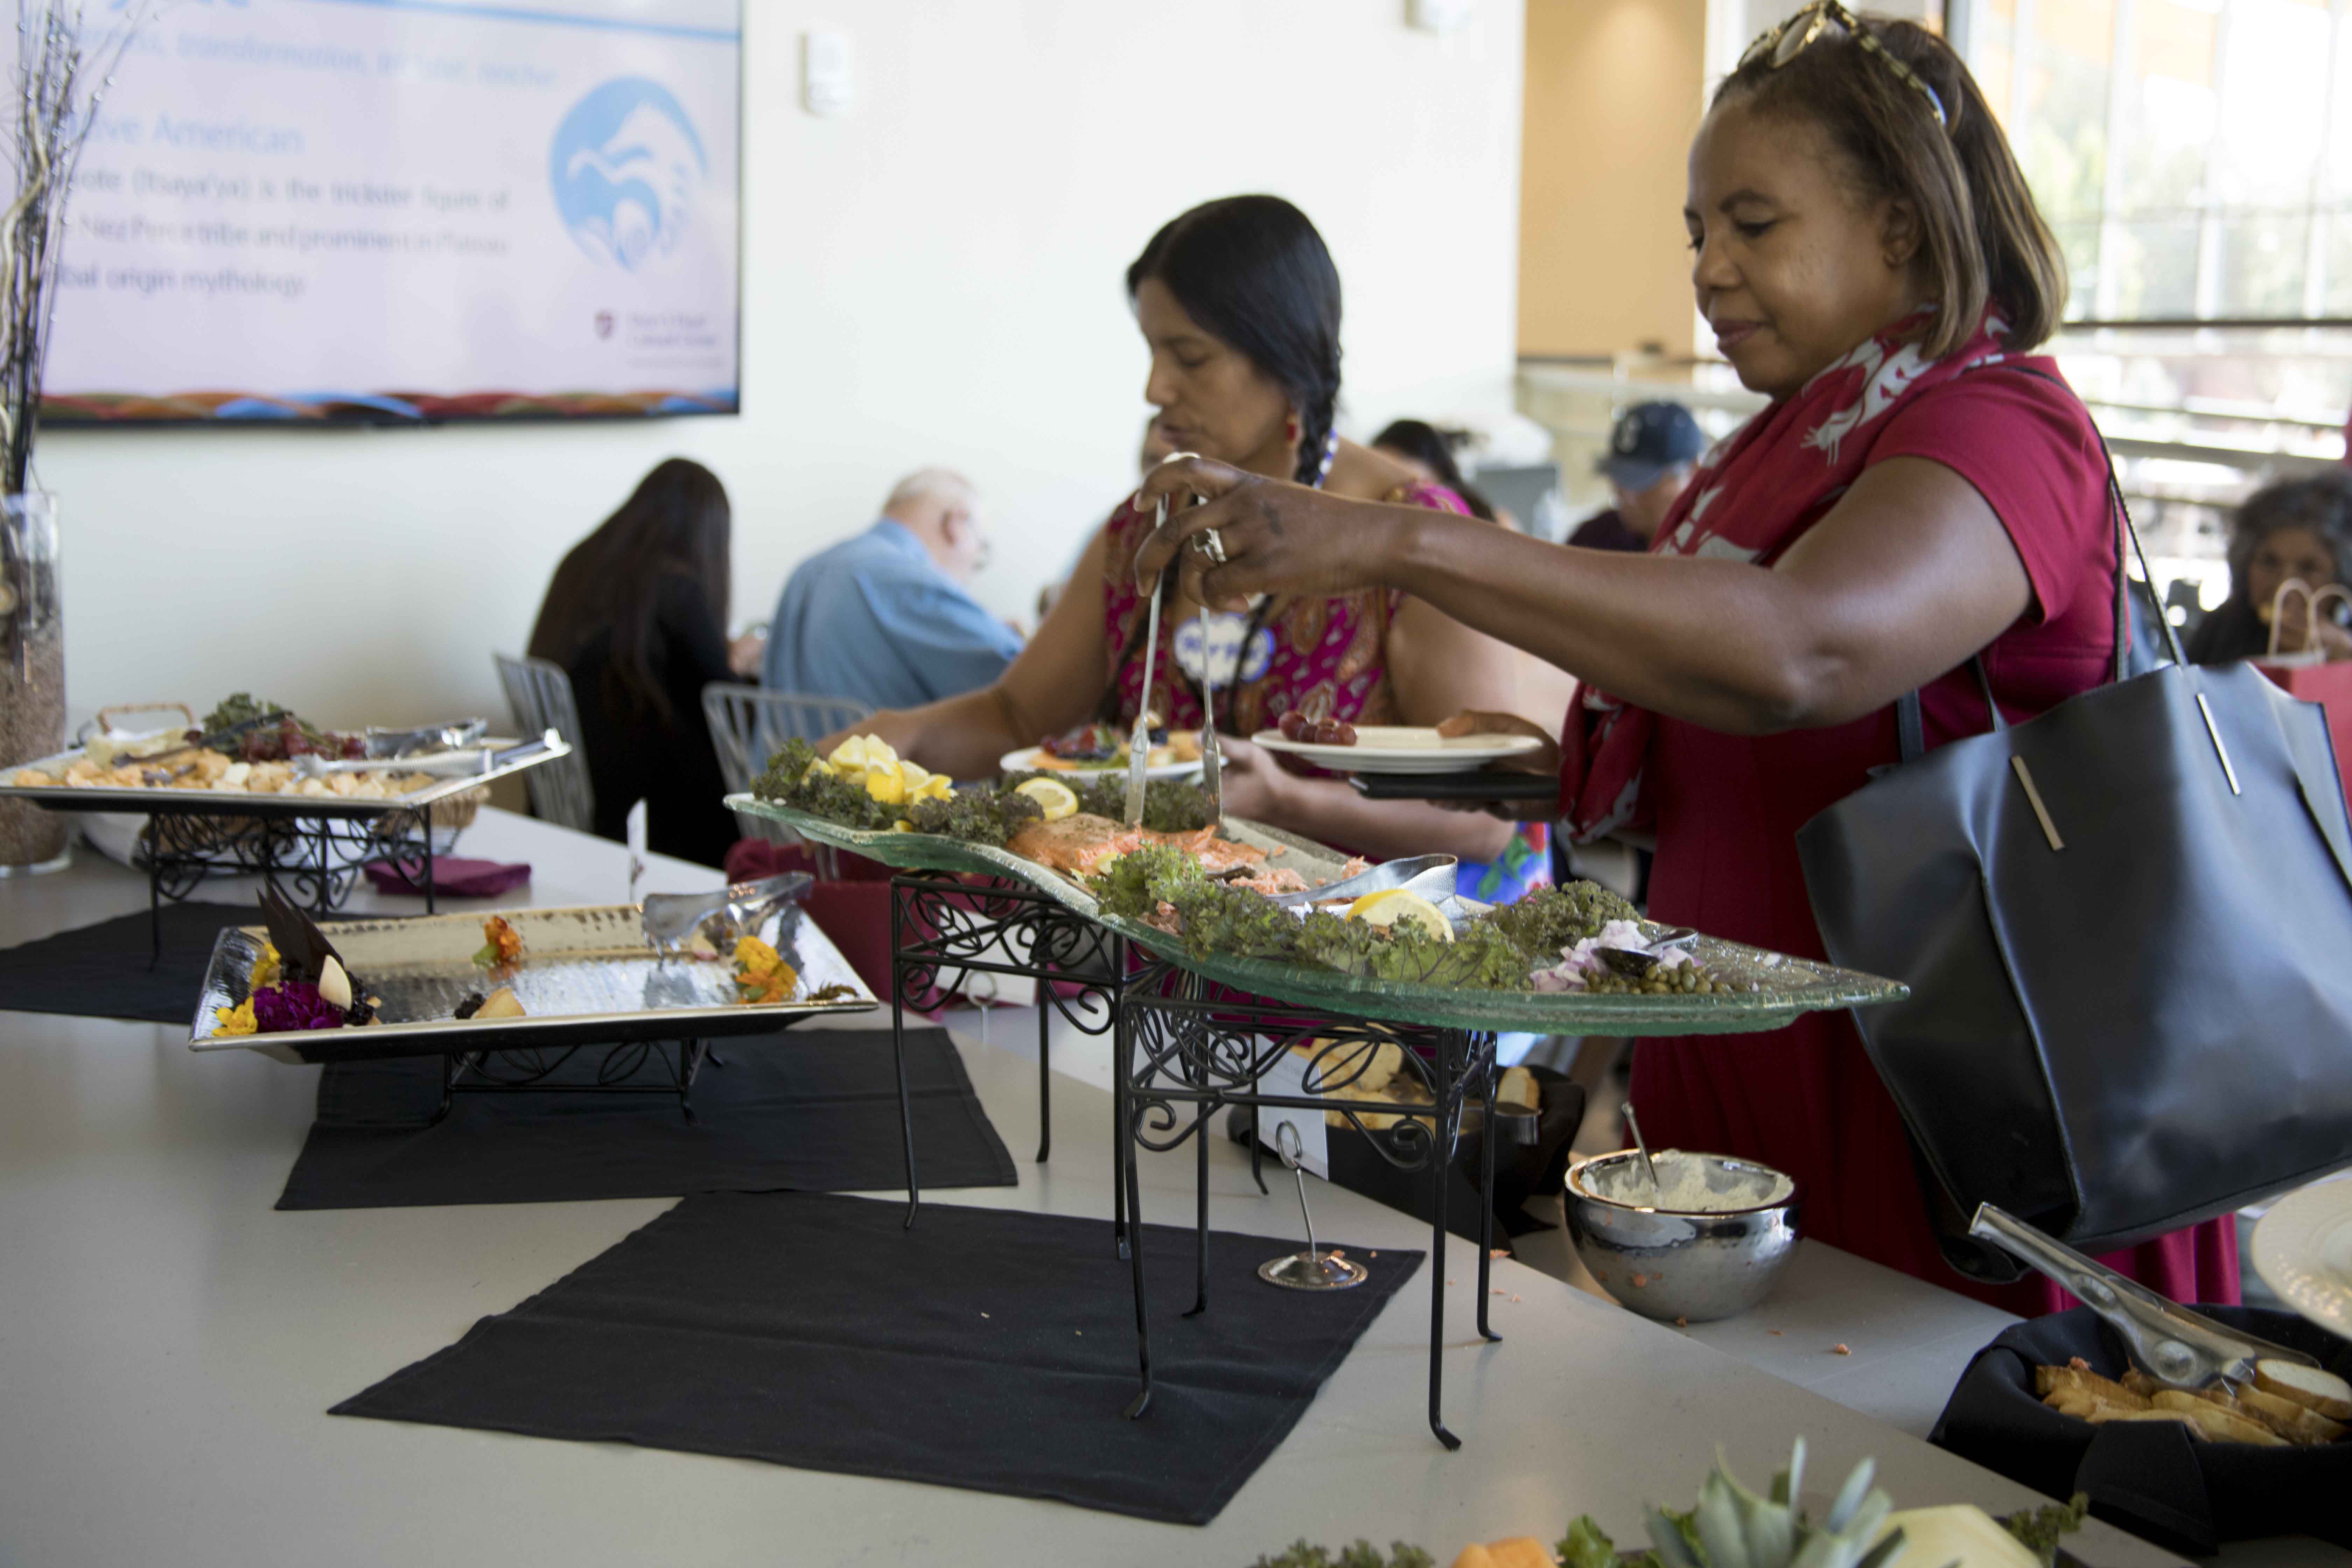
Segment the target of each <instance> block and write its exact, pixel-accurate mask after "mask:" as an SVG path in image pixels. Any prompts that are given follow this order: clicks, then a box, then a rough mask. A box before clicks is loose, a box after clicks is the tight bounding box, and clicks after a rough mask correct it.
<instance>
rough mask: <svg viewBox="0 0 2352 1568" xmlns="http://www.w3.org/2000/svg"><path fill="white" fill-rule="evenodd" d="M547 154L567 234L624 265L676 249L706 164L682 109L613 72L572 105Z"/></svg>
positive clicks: (639, 81)
mask: <svg viewBox="0 0 2352 1568" xmlns="http://www.w3.org/2000/svg"><path fill="white" fill-rule="evenodd" d="M548 162H549V171H548V173H549V178H550V180H551V183H552V184H553V185H554V188H555V208H556V211H557V212H558V213H559V214H560V215H561V216H562V219H563V226H564V227H565V228H567V229H569V230H570V231H571V233H572V238H573V239H574V240H575V241H577V242H578V244H579V246H580V248H581V249H583V250H584V251H586V252H587V253H588V254H589V255H591V256H593V257H594V258H596V259H597V260H599V261H604V262H609V263H611V264H612V265H613V266H615V267H618V268H623V269H624V270H625V271H630V272H634V271H635V270H636V269H637V268H639V267H640V266H641V265H643V264H644V263H646V261H648V260H650V259H652V258H656V257H662V256H667V255H668V254H669V253H670V252H671V251H673V250H675V249H677V243H678V240H679V238H680V237H681V236H683V235H684V234H685V232H686V226H687V220H688V216H689V214H690V213H691V212H692V210H693V205H694V193H695V191H696V190H697V189H698V187H699V186H700V185H701V184H702V180H703V176H704V175H705V174H708V173H709V166H710V165H709V159H707V158H706V157H705V156H704V155H703V151H702V138H701V137H700V136H698V135H697V134H696V133H695V129H694V122H693V121H691V120H689V119H688V118H687V113H686V110H685V109H684V108H683V107H682V106H681V105H680V104H679V103H678V101H677V99H676V98H675V97H673V96H672V95H671V93H670V91H669V89H667V88H665V87H663V86H662V85H661V84H660V83H659V82H656V81H652V80H649V79H646V78H645V77H638V76H627V77H616V78H614V79H613V80H611V81H608V82H605V83H604V84H603V85H602V86H599V87H596V88H593V89H591V90H590V91H589V93H588V95H587V96H586V97H585V98H583V99H582V100H580V101H579V102H578V103H576V104H574V105H572V112H571V113H569V114H567V115H565V116H564V117H563V123H562V124H561V125H559V126H557V127H556V129H555V145H554V148H553V150H552V152H551V153H550V156H549V160H548Z"/></svg>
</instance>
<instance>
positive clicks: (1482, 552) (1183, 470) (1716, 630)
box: [1139, 458, 2032, 734]
mask: <svg viewBox="0 0 2352 1568" xmlns="http://www.w3.org/2000/svg"><path fill="white" fill-rule="evenodd" d="M1163 488H1164V489H1170V490H1171V491H1176V492H1181V491H1183V490H1187V489H1190V490H1196V491H1198V492H1200V493H1203V494H1208V495H1210V496H1212V497H1213V499H1212V500H1210V501H1209V502H1208V504H1206V505H1203V506H1199V507H1195V508H1191V509H1188V510H1184V511H1182V512H1181V513H1180V514H1178V516H1177V517H1175V518H1171V526H1170V528H1169V529H1168V531H1166V533H1165V534H1164V535H1163V536H1162V537H1161V538H1160V540H1157V541H1154V542H1153V543H1152V544H1151V545H1150V546H1149V547H1148V548H1147V549H1146V550H1145V552H1144V553H1143V557H1142V560H1141V562H1140V563H1139V566H1140V568H1141V569H1142V570H1146V571H1149V570H1152V569H1154V568H1155V567H1156V566H1157V565H1158V564H1159V563H1160V562H1161V561H1163V560H1165V559H1166V558H1167V556H1168V555H1169V554H1170V553H1171V552H1176V551H1178V550H1179V549H1181V558H1182V560H1183V563H1184V572H1185V574H1186V578H1187V581H1188V584H1194V585H1195V591H1196V592H1199V593H1201V594H1202V595H1205V596H1207V597H1208V598H1210V600H1211V601H1212V602H1226V601H1230V600H1232V599H1233V598H1234V597H1235V596H1236V595H1247V594H1251V593H1257V592H1269V591H1286V592H1292V593H1323V594H1328V593H1337V592H1344V591H1346V590H1348V589H1350V588H1354V587H1360V586H1367V585H1372V584H1381V585H1394V586H1397V587H1402V588H1403V589H1405V590H1406V591H1407V592H1408V593H1411V594H1413V595H1416V596H1418V597H1420V598H1422V599H1424V600H1426V601H1428V602H1429V603H1430V604H1431V605H1434V606H1436V607H1437V608H1438V609H1440V610H1442V611H1444V613H1445V614H1447V615H1449V616H1453V617H1454V618H1455V619H1456V620H1459V621H1461V622H1463V623H1464V624H1465V625H1467V626H1473V627H1475V628H1476V629H1478V630H1480V631H1483V632H1486V633H1487V634H1489V635H1491V636H1493V637H1498V638H1500V639H1501V640H1503V641H1505V642H1507V643H1509V644H1511V645H1512V646H1513V647H1519V648H1524V649H1526V650H1527V651H1528V652H1530V653H1533V654H1535V655H1537V656H1538V657H1539V658H1543V659H1545V660H1546V661H1548V662H1549V663H1551V664H1553V665H1555V666H1557V667H1559V668H1561V669H1564V670H1567V671H1570V673H1572V674H1574V675H1577V676H1579V677H1580V678H1582V679H1586V680H1589V681H1591V682H1592V683H1593V684H1595V685H1598V686H1601V687H1603V688H1605V689H1608V690H1609V691H1611V692H1613V693H1615V694H1616V695H1618V696H1620V697H1622V698H1624V699H1625V700H1628V701H1632V702H1635V703H1639V704H1640V705H1642V706H1643V707H1645V708H1650V709H1653V710H1655V711H1658V712H1661V713H1665V714H1668V715H1671V716H1673V717H1675V718H1678V719H1684V720H1687V721H1691V722H1693V723H1697V724H1704V725H1706V726H1707V727H1708V728H1710V729H1714V730H1718V731H1725V732H1727V733H1735V734H1765V733H1770V732H1773V731H1781V730H1792V729H1810V728H1817V727H1822V726H1826V725H1832V724H1840V723H1843V722H1846V721H1849V720H1852V719H1855V718H1858V717H1860V716H1861V715H1863V714H1864V713H1868V712H1870V711H1872V710H1874V709H1877V708H1881V707H1884V706H1885V704H1887V703H1888V702H1891V701H1893V700H1895V698H1896V697H1898V696H1900V695H1901V694H1902V693H1903V692H1905V691H1907V690H1909V689H1912V688H1914V687H1916V686H1918V685H1920V684H1922V683H1924V682H1926V681H1928V680H1932V679H1935V678H1936V677H1937V676H1939V675H1941V674H1943V673H1944V672H1945V671H1946V670H1948V669H1950V668H1953V667H1954V666H1956V665H1958V664H1959V663H1960V662H1961V661H1962V660H1964V659H1966V658H1969V656H1970V655H1971V654H1973V653H1975V652H1977V651H1978V650H1979V649H1980V648H1982V647H1985V645H1986V644H1988V643H1990V642H1991V641H1992V640H1993V638H1995V637H1999V636H2000V634H2001V633H2002V632H2003V631H2005V630H2007V629H2008V628H2009V627H2010V626H2011V625H2013V624H2014V623H2015V622H2016V620H2017V619H2018V617H2019V616H2021V615H2023V614H2024V613H2025V612H2026V610H2027V609H2028V607H2029V606H2030V605H2031V603H2032V584H2031V583H2030V581H2029V580H2028V578H2027V577H2026V574H2025V567H2024V564H2023V563H2022V562H2021V561H2020V560H2019V559H2018V555H2017V552H2016V548H2015V547H2014V546H2013V545H2012V544H2011V542H2010V538H2009V534H2008V531H2007V530H2005V529H2004V528H2003V527H2002V526H2001V522H2000V518H1999V517H1998V516H1997V515H1995V514H1994V512H1993V510H1992V508H1991V506H1990V504H1989V503H1988V502H1987V501H1986V500H1985V499H1984V498H1983V497H1982V496H1981V495H1979V493H1978V492H1977V490H1976V488H1975V487H1974V486H1972V485H1970V484H1969V482H1968V481H1967V480H1966V479H1962V478H1961V477H1960V476H1959V475H1958V473H1956V472H1954V471H1953V470H1952V469H1950V468H1946V467H1944V466H1943V465H1942V464H1940V463H1937V462H1933V461H1931V460H1929V459H1927V458H1892V459H1889V460H1888V461H1886V462H1884V463H1879V464H1876V465H1874V466H1873V467H1871V468H1866V469H1864V472H1863V475H1862V477H1861V478H1860V479H1857V480H1855V481H1854V483H1853V487H1852V488H1851V489H1848V490H1847V491H1846V493H1845V495H1844V496H1843V498H1842V499H1841V500H1839V501H1838V503H1837V505H1836V506H1834V507H1833V508H1832V509H1831V510H1830V512H1829V514H1828V515H1827V516H1826V517H1824V518H1823V519H1822V521H1820V522H1819V523H1817V524H1815V525H1814V526H1813V528H1812V529H1811V530H1810V531H1808V532H1807V533H1806V534H1805V536H1804V537H1803V538H1802V539H1801V540H1799V541H1798V542H1797V543H1796V544H1794V545H1793V546H1791V547H1790V549H1789V551H1788V552H1786V553H1785V554H1784V555H1783V556H1782V557H1781V558H1780V561H1779V562H1777V563H1775V564H1774V565H1773V566H1772V567H1771V568H1770V569H1769V570H1765V569H1761V568H1759V567H1756V566H1754V565H1750V564H1748V563H1743V562H1738V561H1727V560H1719V559H1708V558H1704V557H1700V558H1692V557H1685V556H1678V555H1630V554H1619V553H1615V552H1606V551H1593V550H1574V549H1566V548H1562V547H1560V546H1558V545H1550V544H1544V543H1541V542H1537V541H1535V540H1530V539H1526V538H1523V537H1520V536H1518V535H1516V534H1512V533H1508V532H1507V531H1503V530H1501V529H1497V528H1493V527H1490V526H1488V525H1486V524H1484V523H1479V522H1475V521H1469V520H1466V519H1462V518H1455V517H1451V516H1447V515H1444V514H1442V513H1435V512H1430V511H1426V510H1421V509H1419V508H1414V507H1389V506H1372V505H1368V504H1365V503H1360V502H1349V501H1344V500H1339V499H1337V498H1334V497H1329V496H1324V495H1320V494H1318V493H1317V492H1315V491H1312V490H1307V489H1303V488H1302V487H1298V486H1287V485H1280V484H1276V483H1274V482H1272V481H1267V480H1263V479H1255V478H1254V477H1251V476H1244V475H1236V474H1235V473H1234V470H1231V469H1223V468H1219V467H1218V466H1217V465H1213V464H1204V463H1202V462H1201V461H1200V460H1199V459H1190V460H1180V461H1176V462H1171V463H1170V464H1168V465H1166V466H1164V467H1163V468H1160V469H1158V470H1155V472H1154V473H1153V474H1152V476H1151V477H1150V479H1149V480H1148V481H1147V489H1148V490H1150V491H1156V490H1158V489H1163ZM1717 504H1718V505H1737V504H1738V498H1736V497H1725V498H1723V499H1722V500H1718V502H1717ZM1209 528H1216V529H1218V530H1219V533H1220V541H1221V542H1222V543H1223V547H1224V550H1225V553H1226V558H1227V562H1228V564H1225V565H1223V566H1214V565H1213V564H1212V563H1210V562H1209V561H1208V559H1207V557H1206V556H1204V555H1203V554H1202V552H1199V551H1197V550H1192V549H1189V548H1182V547H1183V546H1184V545H1185V543H1186V542H1187V541H1188V540H1189V539H1190V538H1191V536H1192V535H1195V534H1197V533H1199V532H1201V531H1203V530H1205V529H1209Z"/></svg>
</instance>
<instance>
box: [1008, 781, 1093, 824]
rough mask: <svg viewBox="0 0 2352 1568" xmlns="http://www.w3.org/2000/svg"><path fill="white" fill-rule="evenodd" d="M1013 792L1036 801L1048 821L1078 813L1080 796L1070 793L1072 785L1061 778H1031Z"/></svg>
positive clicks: (1055, 820)
mask: <svg viewBox="0 0 2352 1568" xmlns="http://www.w3.org/2000/svg"><path fill="white" fill-rule="evenodd" d="M1013 794H1015V795H1027V796H1028V797H1029V798H1030V799H1031V800H1034V801H1035V802H1036V803H1037V809H1039V810H1040V811H1042V812H1044V813H1045V820H1046V821H1048V822H1059V821H1061V820H1062V818H1064V817H1066V816H1076V815H1077V811H1078V797H1077V796H1076V795H1073V794H1072V793H1070V786H1069V785H1067V784H1064V783H1063V782H1062V781H1061V780H1059V779H1031V780H1030V781H1029V782H1028V783H1027V784H1023V785H1022V786H1021V787H1020V788H1019V789H1016V790H1014V791H1013Z"/></svg>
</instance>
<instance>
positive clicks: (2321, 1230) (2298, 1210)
mask: <svg viewBox="0 0 2352 1568" xmlns="http://www.w3.org/2000/svg"><path fill="white" fill-rule="evenodd" d="M2254 1272H2255V1273H2257V1274H2260V1275H2261V1276H2262V1277H2263V1283H2264V1284H2266V1285H2268V1286H2269V1287H2270V1288H2271V1289H2273V1290H2275V1291H2277V1292H2278V1293H2279V1299H2280V1300H2283V1301H2284V1302H2285V1303H2286V1304H2287V1305H2288V1306H2290V1307H2293V1308H2294V1310H2296V1311H2298V1312H2301V1313H2302V1314H2303V1315H2304V1316H2305V1317H2306V1318H2309V1319H2310V1320H2311V1321H2313V1322H2315V1323H2317V1324H2319V1325H2320V1326H2321V1327H2322V1328H2327V1329H2333V1330H2335V1331H2336V1332H2337V1333H2339V1334H2342V1335H2343V1336H2344V1337H2345V1338H2347V1339H2352V1178H2347V1177H2342V1176H2338V1177H2336V1178H2335V1179H2333V1180H2330V1181H2325V1182H2315V1183H2314V1184H2311V1185H2310V1186H2307V1187H2305V1188H2303V1189H2302V1190H2301V1191H2299V1192H2293V1193H2289V1194H2287V1195H2286V1196H2284V1197H2283V1198H2281V1199H2279V1201H2278V1202H2276V1203H2274V1204H2273V1205H2271V1207H2270V1212H2269V1213H2268V1214H2265V1215H2263V1217H2262V1219H2261V1220H2260V1221H2259V1222H2257V1223H2256V1225H2255V1226H2254Z"/></svg>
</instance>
